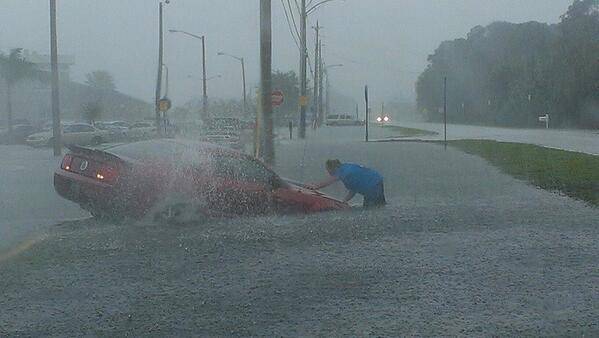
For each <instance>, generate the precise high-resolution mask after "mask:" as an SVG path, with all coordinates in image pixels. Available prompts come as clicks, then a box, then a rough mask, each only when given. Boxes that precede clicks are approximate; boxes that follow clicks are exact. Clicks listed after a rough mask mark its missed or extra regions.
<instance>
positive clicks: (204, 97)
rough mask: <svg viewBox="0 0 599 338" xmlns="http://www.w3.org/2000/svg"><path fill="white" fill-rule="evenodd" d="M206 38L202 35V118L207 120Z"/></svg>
mask: <svg viewBox="0 0 599 338" xmlns="http://www.w3.org/2000/svg"><path fill="white" fill-rule="evenodd" d="M207 82H208V79H206V36H205V35H202V115H203V116H202V118H203V119H204V120H207V119H208V92H207V89H206V83H207Z"/></svg>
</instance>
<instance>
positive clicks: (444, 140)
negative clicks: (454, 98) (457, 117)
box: [443, 76, 447, 149]
mask: <svg viewBox="0 0 599 338" xmlns="http://www.w3.org/2000/svg"><path fill="white" fill-rule="evenodd" d="M443 142H444V144H445V149H447V76H446V77H444V78H443Z"/></svg>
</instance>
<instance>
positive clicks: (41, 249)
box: [0, 128, 599, 336]
mask: <svg viewBox="0 0 599 338" xmlns="http://www.w3.org/2000/svg"><path fill="white" fill-rule="evenodd" d="M360 135H361V129H359V128H327V129H323V130H321V131H319V132H317V133H316V134H313V133H310V134H309V136H310V138H309V139H308V140H307V141H301V140H293V141H289V140H284V139H281V140H279V141H278V142H277V165H276V170H277V171H278V172H279V173H280V174H281V175H282V176H285V177H289V178H293V179H297V180H301V181H308V182H311V181H317V180H320V179H322V178H324V177H325V171H324V161H325V160H326V159H327V158H339V159H340V160H342V161H352V162H357V163H361V164H364V165H367V166H371V167H373V168H376V169H377V170H379V171H380V172H381V173H382V174H383V176H384V177H385V190H386V193H387V200H388V202H389V205H388V206H387V207H385V208H383V209H380V210H373V211H365V210H361V209H359V208H357V209H356V210H354V211H351V212H345V213H326V214H317V215H310V216H287V217H283V216H277V217H261V218H249V219H235V220H222V221H215V222H209V223H203V224H195V225H188V226H178V227H173V226H167V225H163V224H151V223H134V224H133V223H132V224H126V225H114V224H109V223H101V222H96V221H94V220H83V221H74V222H66V223H63V224H62V225H60V226H55V227H52V228H51V229H50V230H49V235H48V237H47V238H46V239H44V240H42V241H39V242H38V243H36V244H35V245H33V246H32V247H31V248H30V249H28V250H24V251H23V252H22V253H20V254H19V255H17V256H15V257H13V258H12V259H9V260H5V261H4V262H2V263H0V275H2V276H5V277H4V278H3V279H1V280H0V289H2V290H3V298H1V299H0V308H2V309H3V311H0V335H3V334H23V335H48V334H49V335H90V334H91V335H125V334H132V335H159V336H164V335H179V336H181V335H192V334H196V335H218V336H223V335H224V336H231V335H235V336H248V335H261V336H275V335H285V336H289V335H291V336H306V335H309V336H311V335H325V336H330V335H358V336H365V335H377V336H397V335H478V336H480V335H483V336H489V335H523V334H524V335H587V336H592V335H596V334H599V326H598V325H599V324H598V323H597V321H596V318H597V317H598V316H599V310H598V309H597V304H598V303H599V289H598V287H597V285H599V263H598V262H599V247H598V244H597V243H599V231H598V230H597V220H599V209H597V208H594V207H591V206H589V205H587V204H585V203H583V202H579V201H576V200H573V199H570V198H568V197H565V196H561V195H559V194H556V193H552V192H548V191H544V190H541V189H538V188H536V187H533V186H530V185H528V184H526V183H524V182H522V181H519V180H516V179H514V178H512V177H509V176H507V175H505V174H503V173H501V172H500V171H499V170H497V169H496V168H494V167H492V166H490V165H489V164H487V163H486V162H485V161H484V160H482V159H480V158H478V157H475V156H472V155H468V154H464V153H462V152H460V151H458V150H455V149H453V148H451V147H449V148H448V149H447V150H445V149H444V148H443V147H442V146H440V145H435V144H419V143H368V144H366V143H363V142H361V141H360ZM327 191H328V192H329V193H331V194H333V195H336V196H339V197H341V196H343V194H344V190H343V189H342V187H341V186H339V185H337V186H334V187H331V188H330V189H328V190H327ZM56 199H58V197H56ZM360 202H361V200H360V199H359V198H356V200H355V201H354V203H356V204H360ZM53 203H58V202H53Z"/></svg>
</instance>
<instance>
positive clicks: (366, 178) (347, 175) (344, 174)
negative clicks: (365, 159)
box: [333, 163, 383, 195]
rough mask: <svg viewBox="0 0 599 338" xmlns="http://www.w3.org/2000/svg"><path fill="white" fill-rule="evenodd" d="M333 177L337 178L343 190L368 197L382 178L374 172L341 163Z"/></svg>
mask: <svg viewBox="0 0 599 338" xmlns="http://www.w3.org/2000/svg"><path fill="white" fill-rule="evenodd" d="M333 176H335V177H337V178H339V180H341V182H343V185H345V188H347V190H349V191H353V192H356V193H358V194H361V195H369V194H371V193H374V192H375V191H376V187H377V186H378V185H379V184H380V183H382V182H383V176H381V174H379V173H378V172H377V171H376V170H373V169H369V168H366V167H363V166H361V165H358V164H353V163H343V164H341V166H340V167H339V168H337V170H335V172H334V173H333Z"/></svg>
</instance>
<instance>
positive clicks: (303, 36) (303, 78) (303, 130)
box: [299, 0, 316, 139]
mask: <svg viewBox="0 0 599 338" xmlns="http://www.w3.org/2000/svg"><path fill="white" fill-rule="evenodd" d="M307 15H308V14H307V13H306V0H301V8H300V101H301V100H302V98H304V97H306V85H307V83H306V57H307V56H306V16H307ZM315 85H316V84H315ZM302 103H305V102H300V126H299V137H300V138H302V139H303V138H305V137H306V106H305V104H302Z"/></svg>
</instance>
